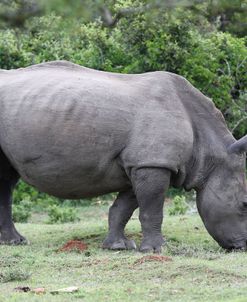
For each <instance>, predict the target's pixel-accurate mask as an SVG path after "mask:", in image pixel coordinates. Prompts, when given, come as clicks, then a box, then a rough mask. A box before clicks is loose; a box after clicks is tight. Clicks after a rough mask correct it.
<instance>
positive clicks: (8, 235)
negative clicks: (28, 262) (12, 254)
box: [0, 230, 28, 245]
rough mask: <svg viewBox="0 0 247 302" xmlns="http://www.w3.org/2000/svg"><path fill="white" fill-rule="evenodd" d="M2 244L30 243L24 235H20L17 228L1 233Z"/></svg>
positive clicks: (0, 242) (0, 240)
mask: <svg viewBox="0 0 247 302" xmlns="http://www.w3.org/2000/svg"><path fill="white" fill-rule="evenodd" d="M0 244H5V245H26V244H28V240H27V239H26V238H25V237H23V236H22V235H20V234H19V233H18V232H17V231H16V230H14V231H13V230H9V231H5V232H2V233H1V235H0Z"/></svg>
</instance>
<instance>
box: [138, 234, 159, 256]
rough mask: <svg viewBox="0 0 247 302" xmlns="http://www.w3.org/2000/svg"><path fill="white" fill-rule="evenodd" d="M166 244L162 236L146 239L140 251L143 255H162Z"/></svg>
mask: <svg viewBox="0 0 247 302" xmlns="http://www.w3.org/2000/svg"><path fill="white" fill-rule="evenodd" d="M164 244H165V241H164V239H163V238H162V236H157V237H155V236H154V237H152V238H146V239H145V238H144V239H143V241H142V243H141V246H140V249H139V251H140V252H142V253H157V254H160V253H161V251H162V245H164Z"/></svg>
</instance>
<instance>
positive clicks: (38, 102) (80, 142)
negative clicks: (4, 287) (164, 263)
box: [0, 61, 247, 252]
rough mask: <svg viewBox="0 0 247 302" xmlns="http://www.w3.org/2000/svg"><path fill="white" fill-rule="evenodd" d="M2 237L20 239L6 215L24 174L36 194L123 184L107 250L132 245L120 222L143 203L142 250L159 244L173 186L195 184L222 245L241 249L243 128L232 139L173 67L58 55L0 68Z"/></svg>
mask: <svg viewBox="0 0 247 302" xmlns="http://www.w3.org/2000/svg"><path fill="white" fill-rule="evenodd" d="M0 108H1V109H0V151H1V153H0V232H1V237H0V240H1V243H13V244H14V243H16V244H18V243H21V242H23V241H25V238H24V237H22V236H21V235H20V234H19V233H18V232H17V231H16V229H15V227H14V224H13V222H12V219H11V194H12V191H13V189H14V186H15V184H16V183H17V181H18V179H19V177H21V178H22V179H23V180H24V181H25V182H27V183H28V184H30V185H32V186H34V187H36V188H37V189H38V190H40V191H42V192H46V193H48V194H51V195H54V196H57V197H60V198H73V199H76V198H83V197H91V196H97V195H101V194H105V193H109V192H119V194H118V197H117V199H116V201H115V202H114V203H113V205H112V207H111V208H110V212H109V234H108V236H107V238H106V239H105V241H104V243H103V247H104V248H108V249H132V248H133V249H134V248H135V247H136V246H135V243H134V242H133V241H131V240H129V239H127V238H126V237H125V235H124V227H125V225H126V223H127V222H128V220H129V219H130V217H131V215H132V213H133V211H134V210H135V209H136V208H137V207H139V210H140V222H141V227H142V232H143V240H142V243H141V246H140V250H141V251H154V252H159V251H160V250H161V246H162V244H163V242H164V241H163V237H162V233H161V225H162V219H163V202H164V197H165V192H166V191H167V189H168V187H169V186H175V187H183V188H185V189H186V190H190V189H195V190H196V192H197V207H198V210H199V213H200V215H201V218H202V220H203V222H204V224H205V226H206V228H207V230H208V232H209V233H210V234H211V235H212V237H213V238H214V239H215V240H216V241H217V242H218V243H219V244H220V245H221V246H222V247H224V248H228V249H231V248H246V240H247V191H246V182H245V164H246V163H245V153H244V152H245V151H246V149H247V136H245V137H244V138H242V139H241V140H240V141H236V140H235V139H234V138H233V136H232V135H231V133H230V132H229V130H228V129H227V127H226V124H225V121H224V118H223V116H222V114H221V113H220V112H219V111H218V110H217V109H216V108H215V106H214V104H213V102H212V101H211V100H210V99H208V98H207V97H206V96H204V95H203V94H202V93H200V92H199V91H198V90H197V89H196V88H194V87H193V86H192V85H191V84H190V83H189V82H188V81H186V80H185V79H184V78H183V77H181V76H178V75H176V74H172V73H169V72H149V73H145V74H138V75H124V74H114V73H108V72H101V71H96V70H92V69H88V68H84V67H81V66H78V65H75V64H72V63H69V62H65V61H57V62H50V63H43V64H39V65H34V66H31V67H28V68H21V69H17V70H10V71H7V70H1V71H0Z"/></svg>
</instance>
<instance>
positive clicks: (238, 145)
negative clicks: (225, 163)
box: [228, 135, 247, 153]
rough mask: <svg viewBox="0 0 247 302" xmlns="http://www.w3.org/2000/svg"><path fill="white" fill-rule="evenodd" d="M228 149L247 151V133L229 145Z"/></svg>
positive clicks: (236, 151) (233, 151)
mask: <svg viewBox="0 0 247 302" xmlns="http://www.w3.org/2000/svg"><path fill="white" fill-rule="evenodd" d="M228 151H229V152H230V153H240V152H246V151H247V135H245V136H244V137H242V138H240V139H239V140H238V141H236V142H235V143H233V144H231V145H230V146H229V147H228Z"/></svg>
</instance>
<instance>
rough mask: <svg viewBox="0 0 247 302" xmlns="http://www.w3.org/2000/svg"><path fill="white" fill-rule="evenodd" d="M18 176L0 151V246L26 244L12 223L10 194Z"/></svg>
mask: <svg viewBox="0 0 247 302" xmlns="http://www.w3.org/2000/svg"><path fill="white" fill-rule="evenodd" d="M18 179H19V175H18V173H17V172H16V171H15V170H14V169H13V168H12V167H11V165H10V163H9V162H8V160H7V158H6V157H5V155H4V154H3V153H2V151H1V149H0V244H13V245H14V244H26V243H27V240H26V239H25V238H24V237H23V236H21V235H20V234H19V233H18V232H17V231H16V229H15V226H14V223H13V222H12V192H13V190H14V187H15V185H16V183H17V182H18Z"/></svg>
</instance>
